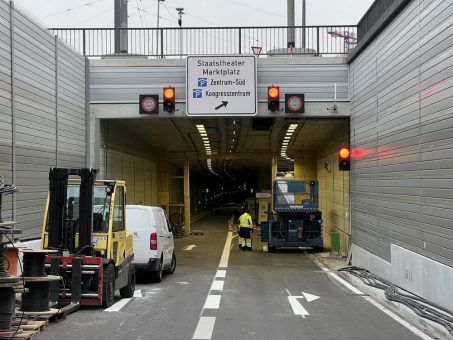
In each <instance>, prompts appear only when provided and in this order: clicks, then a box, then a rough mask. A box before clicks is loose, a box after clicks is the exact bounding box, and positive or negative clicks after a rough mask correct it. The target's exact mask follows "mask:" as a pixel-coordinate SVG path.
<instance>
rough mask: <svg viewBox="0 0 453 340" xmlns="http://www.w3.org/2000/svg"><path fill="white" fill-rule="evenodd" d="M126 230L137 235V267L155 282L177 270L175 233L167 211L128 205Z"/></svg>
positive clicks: (135, 259) (135, 258)
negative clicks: (163, 275)
mask: <svg viewBox="0 0 453 340" xmlns="http://www.w3.org/2000/svg"><path fill="white" fill-rule="evenodd" d="M126 226H127V230H128V231H130V232H131V233H133V234H134V261H133V262H134V264H135V268H136V269H137V270H146V271H149V272H150V274H151V279H152V281H154V282H160V281H161V280H162V272H164V271H165V272H166V273H168V274H173V272H174V271H175V269H176V256H175V246H174V243H173V233H172V229H171V226H170V223H169V222H168V219H167V216H166V214H165V211H164V210H163V209H162V208H159V207H148V206H142V205H126Z"/></svg>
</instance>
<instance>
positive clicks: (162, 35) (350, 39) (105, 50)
mask: <svg viewBox="0 0 453 340" xmlns="http://www.w3.org/2000/svg"><path fill="white" fill-rule="evenodd" d="M49 30H50V31H51V32H53V33H54V34H55V35H56V36H58V38H60V39H61V40H62V41H63V42H64V43H66V44H67V45H68V46H70V47H71V48H73V49H74V50H76V51H78V52H79V53H81V54H83V55H84V56H89V57H90V56H91V57H100V56H106V55H117V54H125V55H140V56H152V57H177V56H187V55H230V54H252V53H254V51H253V49H255V54H256V53H257V52H258V50H260V54H261V55H266V56H276V55H301V54H309V55H347V54H348V53H349V51H350V49H351V48H353V47H354V46H355V43H356V36H357V26H305V27H284V26H282V27H220V28H219V27H190V28H188V27H183V28H159V29H157V28H127V29H119V28H51V29H49ZM288 42H290V43H291V42H292V43H293V44H291V46H292V47H291V46H290V47H288V45H289V43H288ZM304 45H305V48H304V47H303V46H304Z"/></svg>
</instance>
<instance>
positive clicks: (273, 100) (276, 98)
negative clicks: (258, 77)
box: [267, 85, 280, 112]
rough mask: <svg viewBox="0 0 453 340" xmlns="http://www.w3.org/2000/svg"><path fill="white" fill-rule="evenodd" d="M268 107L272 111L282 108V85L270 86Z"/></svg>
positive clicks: (268, 89)
mask: <svg viewBox="0 0 453 340" xmlns="http://www.w3.org/2000/svg"><path fill="white" fill-rule="evenodd" d="M267 107H268V109H269V110H270V111H272V112H275V111H278V110H279V109H280V87H278V86H274V85H272V86H268V88H267Z"/></svg>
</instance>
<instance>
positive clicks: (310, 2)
mask: <svg viewBox="0 0 453 340" xmlns="http://www.w3.org/2000/svg"><path fill="white" fill-rule="evenodd" d="M373 1H374V0H307V25H355V24H357V23H358V21H359V20H360V18H361V17H362V16H363V14H364V13H365V12H366V11H367V9H368V8H369V7H370V5H371V4H372V3H373ZM15 3H16V4H17V6H18V7H21V8H24V9H26V10H27V12H29V13H30V14H32V15H33V16H34V17H35V18H38V19H39V21H40V22H41V23H42V24H43V25H44V26H45V27H112V26H113V4H114V0H15ZM295 3H296V25H301V17H302V14H301V12H302V0H295ZM177 7H183V8H184V12H185V13H186V14H185V15H184V16H183V26H186V27H195V26H211V27H212V26H214V27H216V26H286V24H287V21H286V11H287V9H286V0H246V1H245V0H165V2H163V3H161V6H160V26H161V27H175V26H177V20H178V17H177V11H176V8H177ZM128 8H129V27H156V22H157V0H129V5H128Z"/></svg>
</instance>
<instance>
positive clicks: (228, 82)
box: [186, 56, 257, 116]
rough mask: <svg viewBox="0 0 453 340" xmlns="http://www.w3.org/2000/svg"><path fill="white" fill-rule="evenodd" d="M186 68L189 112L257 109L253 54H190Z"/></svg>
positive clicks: (244, 112) (234, 112)
mask: <svg viewBox="0 0 453 340" xmlns="http://www.w3.org/2000/svg"><path fill="white" fill-rule="evenodd" d="M186 71H187V77H186V81H187V84H186V88H187V101H186V103H187V105H186V112H187V114H188V115H193V116H203V115H205V116H235V115H238V116H239V115H255V114H256V113H257V95H256V59H255V57H254V56H189V57H188V58H187V70H186Z"/></svg>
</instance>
